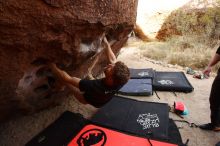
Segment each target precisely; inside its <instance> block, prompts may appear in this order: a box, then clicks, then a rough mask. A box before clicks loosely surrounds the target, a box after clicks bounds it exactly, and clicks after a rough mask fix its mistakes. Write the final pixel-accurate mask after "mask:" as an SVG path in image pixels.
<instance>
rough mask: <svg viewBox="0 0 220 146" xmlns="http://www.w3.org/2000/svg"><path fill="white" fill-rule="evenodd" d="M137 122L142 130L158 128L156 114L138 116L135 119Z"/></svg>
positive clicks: (158, 121)
mask: <svg viewBox="0 0 220 146" xmlns="http://www.w3.org/2000/svg"><path fill="white" fill-rule="evenodd" d="M137 122H138V123H139V124H140V125H142V126H143V129H149V128H155V127H159V126H160V125H159V123H160V120H159V118H158V116H157V114H152V115H151V114H150V113H147V114H140V115H139V116H138V118H137Z"/></svg>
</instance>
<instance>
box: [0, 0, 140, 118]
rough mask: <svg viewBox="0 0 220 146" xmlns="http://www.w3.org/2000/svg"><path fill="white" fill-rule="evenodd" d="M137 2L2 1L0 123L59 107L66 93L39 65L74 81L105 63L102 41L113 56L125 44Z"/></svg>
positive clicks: (0, 9) (83, 0)
mask: <svg viewBox="0 0 220 146" xmlns="http://www.w3.org/2000/svg"><path fill="white" fill-rule="evenodd" d="M136 8H137V0H104V1H103V0H86V1H85V0H34V1H30V0H20V1H17V0H1V1H0V13H1V15H0V68H1V69H0V92H1V94H0V121H2V120H3V119H5V118H6V117H8V116H9V115H14V113H15V112H16V113H20V111H22V112H23V113H33V112H36V111H38V110H40V109H44V108H47V107H50V106H54V105H56V104H57V103H60V102H61V100H62V98H61V96H63V95H64V94H66V89H65V88H63V87H62V86H61V85H60V84H59V83H58V81H57V79H56V78H55V77H54V76H53V74H52V73H51V71H50V69H48V68H47V67H46V66H45V65H44V64H43V61H42V60H49V61H51V62H54V63H56V64H57V66H59V67H60V68H61V69H63V70H65V71H67V72H68V73H69V74H71V75H73V76H77V77H81V78H82V77H85V76H86V75H87V74H88V68H90V67H91V64H92V63H93V62H94V60H95V58H96V57H97V56H98V54H101V55H100V56H101V57H100V58H99V60H98V63H97V64H96V66H95V67H94V69H92V73H93V74H94V75H97V74H98V73H99V72H100V71H101V69H102V68H103V66H104V65H105V64H106V59H105V56H104V55H103V51H102V50H103V47H102V45H101V41H102V38H103V34H105V35H106V37H107V39H108V41H109V42H110V44H111V47H112V49H113V51H114V53H116V54H117V53H118V52H119V50H120V48H121V47H122V46H123V44H124V43H125V42H126V40H127V38H128V35H129V33H130V32H131V30H132V29H133V25H134V24H135V20H136Z"/></svg>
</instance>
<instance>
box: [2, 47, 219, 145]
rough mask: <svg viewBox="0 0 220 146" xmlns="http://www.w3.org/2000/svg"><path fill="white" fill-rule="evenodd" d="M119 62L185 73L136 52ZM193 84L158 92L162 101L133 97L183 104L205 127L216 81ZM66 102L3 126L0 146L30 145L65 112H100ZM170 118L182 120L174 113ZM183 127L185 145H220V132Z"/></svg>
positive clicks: (190, 118) (154, 98) (189, 117)
mask: <svg viewBox="0 0 220 146" xmlns="http://www.w3.org/2000/svg"><path fill="white" fill-rule="evenodd" d="M118 60H121V61H124V62H125V63H126V64H127V65H128V66H129V67H131V68H153V69H155V70H157V71H184V72H185V70H184V68H182V67H178V66H171V65H166V64H163V63H162V64H161V63H158V62H155V61H151V60H149V59H147V58H144V57H142V56H141V54H140V52H139V51H138V50H137V49H135V48H126V49H122V51H121V53H120V55H119V56H118ZM186 76H187V78H188V79H189V81H190V83H191V84H192V85H193V87H194V91H193V92H192V93H188V94H185V93H176V94H177V97H176V96H174V94H173V93H172V92H158V95H159V97H160V99H158V98H157V96H156V95H155V94H154V95H153V96H149V97H129V98H134V99H138V100H141V101H153V102H163V103H168V104H169V105H173V102H174V101H183V102H184V103H185V105H186V107H187V108H188V110H189V115H187V116H185V117H184V118H185V119H186V120H188V121H190V122H194V123H196V124H203V123H207V122H209V121H210V119H209V114H210V110H209V101H208V97H209V93H210V88H211V84H212V82H213V79H214V78H213V77H210V78H209V79H204V80H199V79H195V78H193V77H192V76H191V75H186ZM61 98H65V101H64V102H63V103H62V104H61V105H60V106H57V107H54V108H51V109H48V110H44V111H42V112H40V113H36V114H34V115H32V116H23V117H21V118H17V119H14V120H11V121H8V122H6V123H4V124H1V125H0V145H1V146H22V145H24V144H25V143H26V142H28V141H29V140H30V139H31V138H32V137H33V136H35V135H36V134H37V133H39V132H40V131H42V130H43V129H44V128H45V127H47V126H48V125H49V124H50V123H51V122H52V121H54V120H55V119H56V118H57V117H59V115H61V114H62V113H63V112H64V111H66V110H69V111H72V112H75V113H77V112H78V113H81V114H82V115H84V117H85V118H90V117H91V116H92V115H93V114H94V113H95V112H96V111H97V109H96V108H94V107H92V106H90V105H82V104H80V103H79V102H78V101H76V100H75V98H74V97H61ZM170 118H172V119H180V118H179V117H178V116H176V115H175V114H173V113H170ZM176 124H177V126H178V127H180V129H179V130H180V133H181V136H182V139H183V142H185V141H186V140H187V139H189V144H188V145H189V146H214V145H215V143H217V142H218V141H220V132H219V133H218V132H212V131H203V130H200V129H199V128H190V127H189V126H188V125H187V124H185V123H177V122H176Z"/></svg>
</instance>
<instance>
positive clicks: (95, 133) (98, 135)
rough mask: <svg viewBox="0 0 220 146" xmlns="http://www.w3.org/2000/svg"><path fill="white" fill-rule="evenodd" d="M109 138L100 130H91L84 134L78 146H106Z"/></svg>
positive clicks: (79, 139)
mask: <svg viewBox="0 0 220 146" xmlns="http://www.w3.org/2000/svg"><path fill="white" fill-rule="evenodd" d="M106 140H107V137H106V134H105V132H104V131H102V130H100V129H90V130H87V131H85V132H83V133H82V134H81V135H80V137H79V138H78V139H77V144H78V146H104V145H105V143H106Z"/></svg>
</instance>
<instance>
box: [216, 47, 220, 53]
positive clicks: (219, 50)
mask: <svg viewBox="0 0 220 146" xmlns="http://www.w3.org/2000/svg"><path fill="white" fill-rule="evenodd" d="M216 53H217V54H219V55H220V46H219V47H218V49H217V51H216Z"/></svg>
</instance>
